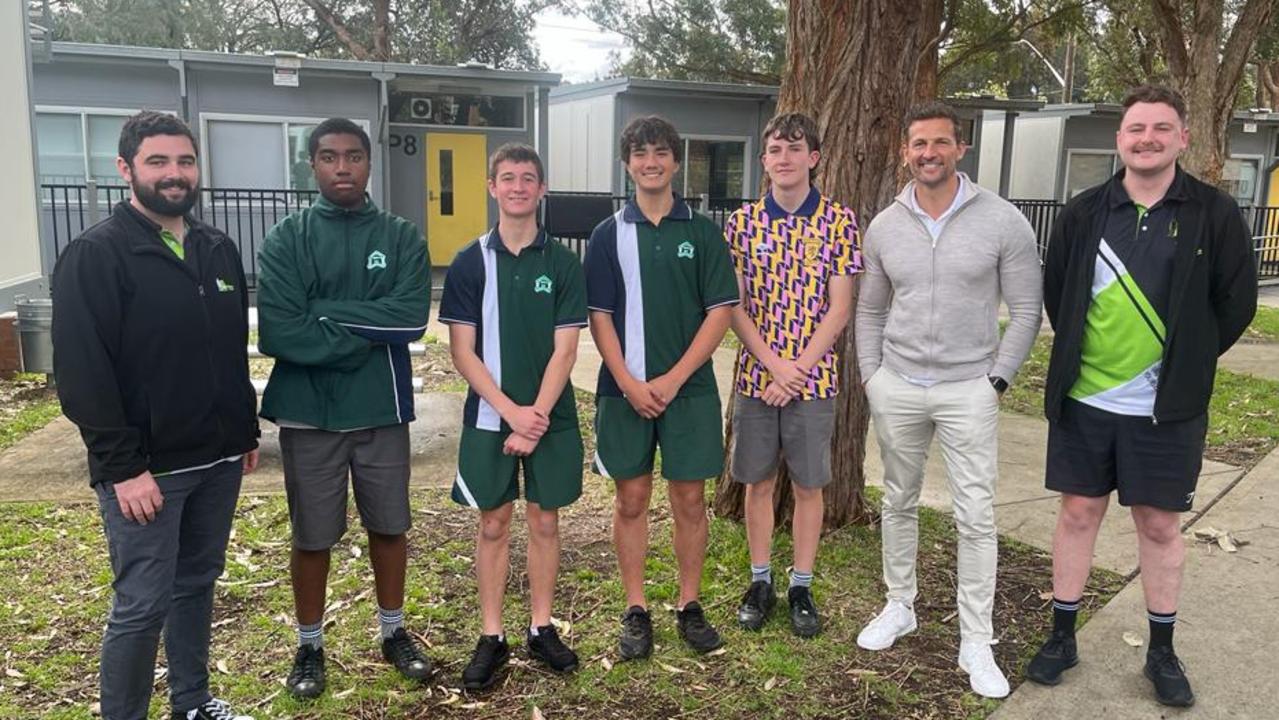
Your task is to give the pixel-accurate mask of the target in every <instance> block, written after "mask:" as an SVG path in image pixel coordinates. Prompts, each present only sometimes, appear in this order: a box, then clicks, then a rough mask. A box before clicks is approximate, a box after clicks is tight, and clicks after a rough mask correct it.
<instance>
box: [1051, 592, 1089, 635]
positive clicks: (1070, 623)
mask: <svg viewBox="0 0 1279 720" xmlns="http://www.w3.org/2000/svg"><path fill="white" fill-rule="evenodd" d="M1080 599H1081V600H1082V598H1080ZM1078 614H1079V600H1058V599H1057V598H1055V597H1054V598H1053V632H1054V633H1064V634H1065V635H1066V636H1068V637H1074V636H1075V616H1076V615H1078Z"/></svg>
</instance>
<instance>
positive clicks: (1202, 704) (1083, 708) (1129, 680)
mask: <svg viewBox="0 0 1279 720" xmlns="http://www.w3.org/2000/svg"><path fill="white" fill-rule="evenodd" d="M1208 527H1212V528H1215V529H1217V530H1226V531H1229V532H1231V533H1233V534H1234V536H1235V537H1236V538H1238V539H1240V540H1244V541H1247V542H1248V543H1249V544H1248V545H1245V546H1243V547H1241V548H1239V551H1238V552H1236V553H1226V552H1224V551H1222V550H1221V549H1220V548H1218V547H1215V546H1209V545H1203V544H1197V543H1195V544H1190V545H1189V546H1188V547H1187V553H1186V570H1185V580H1184V582H1183V585H1182V593H1181V607H1180V609H1179V610H1178V613H1177V632H1176V645H1177V654H1178V655H1179V656H1180V658H1181V660H1182V662H1183V663H1185V665H1186V673H1187V675H1188V677H1189V678H1190V681H1191V685H1192V687H1193V688H1194V690H1195V694H1196V696H1197V702H1196V704H1195V707H1194V708H1191V709H1189V710H1175V709H1172V708H1165V707H1162V706H1160V705H1158V704H1156V703H1155V701H1154V699H1153V691H1152V690H1151V688H1150V683H1149V682H1148V681H1147V680H1146V679H1145V678H1144V677H1143V676H1142V674H1141V668H1142V663H1143V662H1144V659H1145V647H1144V645H1143V646H1142V647H1137V648H1134V647H1131V646H1129V645H1128V644H1127V643H1125V642H1124V640H1123V634H1124V633H1125V632H1132V633H1134V634H1136V635H1137V637H1140V638H1143V639H1145V638H1146V637H1147V635H1148V631H1147V623H1146V619H1145V608H1146V605H1145V600H1144V599H1143V597H1142V590H1141V582H1140V578H1139V579H1138V580H1137V581H1134V582H1133V583H1131V584H1130V585H1128V587H1126V588H1124V589H1123V590H1122V591H1120V593H1119V594H1118V595H1116V596H1115V598H1114V599H1113V600H1111V601H1110V603H1109V604H1108V605H1106V607H1104V608H1102V609H1101V610H1100V611H1099V612H1098V613H1097V614H1096V615H1094V616H1093V617H1092V618H1091V619H1090V620H1089V621H1088V623H1087V624H1086V625H1084V626H1083V627H1082V628H1081V629H1080V631H1079V636H1078V639H1079V654H1080V664H1079V666H1078V667H1076V668H1074V669H1073V670H1070V671H1067V674H1066V676H1065V679H1064V680H1063V682H1062V684H1061V685H1060V686H1058V687H1056V688H1044V687H1040V686H1038V685H1035V684H1033V683H1023V684H1022V685H1021V686H1020V687H1019V688H1018V689H1017V691H1016V692H1015V693H1013V695H1012V696H1011V697H1010V698H1009V699H1008V700H1007V701H1006V702H1005V703H1004V705H1003V707H1002V708H1001V709H1000V710H999V711H998V712H996V713H995V715H994V718H995V720H1055V719H1056V718H1062V719H1063V720H1077V719H1078V718H1105V719H1106V720H1137V719H1142V720H1145V719H1147V718H1152V719H1153V718H1178V719H1181V718H1185V719H1186V720H1208V719H1215V718H1221V719H1222V720H1225V719H1226V718H1230V719H1232V720H1233V719H1247V720H1267V719H1269V718H1275V717H1279V684H1277V683H1275V682H1274V651H1275V640H1276V638H1277V637H1279V616H1277V615H1276V613H1275V607H1276V606H1277V605H1279V452H1272V453H1271V454H1270V455H1269V457H1267V458H1266V459H1265V460H1263V461H1262V462H1261V463H1259V464H1258V465H1257V466H1256V467H1255V468H1253V469H1252V471H1251V472H1249V473H1248V475H1247V476H1246V477H1244V478H1243V479H1242V480H1241V481H1240V482H1239V484H1238V485H1237V486H1236V487H1235V488H1233V489H1232V490H1231V491H1230V492H1229V494H1227V495H1226V496H1225V497H1224V498H1222V499H1221V501H1220V502H1219V503H1217V504H1216V505H1214V506H1213V507H1211V508H1209V509H1208V510H1207V512H1205V513H1204V514H1203V515H1202V516H1201V517H1199V518H1198V520H1197V521H1196V522H1195V523H1194V525H1193V526H1192V528H1191V529H1192V530H1193V529H1203V528H1208ZM1266 677H1270V678H1271V680H1266V679H1265V678H1266Z"/></svg>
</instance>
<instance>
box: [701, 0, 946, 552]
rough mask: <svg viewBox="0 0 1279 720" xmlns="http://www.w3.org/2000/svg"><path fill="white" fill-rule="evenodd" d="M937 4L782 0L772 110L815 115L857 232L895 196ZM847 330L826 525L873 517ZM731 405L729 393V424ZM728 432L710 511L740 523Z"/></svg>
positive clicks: (784, 512)
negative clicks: (782, 62)
mask: <svg viewBox="0 0 1279 720" xmlns="http://www.w3.org/2000/svg"><path fill="white" fill-rule="evenodd" d="M943 9H944V0H917V1H915V2H906V1H905V0H852V1H851V2H850V1H848V0H791V2H790V8H789V12H788V14H787V33H786V68H785V70H784V71H783V75H782V87H781V93H780V95H779V97H778V101H777V111H778V112H779V113H785V112H804V113H807V114H809V115H811V116H812V117H813V118H815V119H816V120H817V126H818V128H819V129H820V130H821V133H822V161H821V164H820V165H819V166H818V178H817V183H818V186H819V187H820V188H822V190H823V192H825V193H826V194H827V195H829V196H830V197H832V198H833V199H835V200H838V201H840V202H842V203H844V204H845V205H847V206H849V207H852V208H853V209H854V210H855V211H856V213H857V217H858V221H859V223H860V225H861V228H862V230H863V231H865V228H866V225H867V224H868V223H869V221H870V218H871V217H872V216H874V214H875V213H876V212H878V211H879V210H880V209H881V208H883V207H885V206H887V205H888V204H889V203H890V202H892V199H893V195H894V194H895V193H896V190H897V187H898V178H897V169H898V166H899V165H900V155H899V152H900V147H901V139H902V138H901V122H902V119H903V118H904V117H905V115H906V111H907V110H908V109H909V107H910V105H911V104H912V102H913V101H914V100H915V99H916V98H917V88H919V87H923V88H925V90H926V91H927V90H931V92H934V93H935V91H936V87H937V77H936V74H937V59H936V53H937V43H936V39H937V37H938V35H939V32H940V24H941V18H942V15H943ZM930 46H931V47H930ZM929 53H931V54H932V57H931V58H930V57H929ZM851 328H852V322H851V321H850V322H849V330H847V331H846V332H845V333H844V334H843V337H841V339H840V340H838V341H837V343H836V347H837V348H839V355H840V358H839V374H840V390H841V391H840V394H839V396H838V399H837V400H836V417H835V436H834V438H833V440H832V442H831V470H832V473H833V481H832V482H831V484H830V485H829V486H827V488H826V493H825V499H826V512H825V516H824V518H823V521H824V522H823V525H824V527H825V529H827V530H830V529H834V528H838V527H842V526H844V525H847V524H849V523H861V524H864V523H867V522H869V521H870V520H871V519H872V518H873V517H874V514H873V513H872V512H871V511H870V509H869V508H868V507H867V506H866V503H865V499H864V496H863V490H864V488H865V477H864V475H863V472H862V464H863V460H864V459H865V456H866V430H867V426H868V422H869V414H868V409H867V406H866V396H865V393H864V392H863V391H862V384H861V378H860V375H859V373H858V371H857V352H856V347H855V339H854V336H853V333H852V331H851ZM733 404H734V402H733V400H731V399H730V401H729V404H728V405H729V410H728V412H729V413H730V414H729V418H730V420H731V417H732V415H731V413H732V406H733ZM732 438H733V428H732V424H731V422H730V423H729V428H728V431H727V433H726V439H727V442H726V443H725V446H726V448H727V449H726V452H725V463H724V467H725V470H724V474H723V475H722V476H721V477H720V480H719V482H718V483H716V493H715V502H714V509H715V513H716V514H717V515H719V516H721V517H728V518H733V519H738V520H740V519H741V518H742V517H743V508H742V504H743V498H744V496H745V493H744V491H743V489H742V487H741V486H740V485H738V484H737V483H734V482H732V480H731V472H732V450H731V448H732ZM792 507H793V498H792V497H791V488H790V482H789V480H788V479H787V472H786V469H785V467H782V468H780V469H779V471H778V482H777V490H776V493H775V495H774V512H775V517H776V519H777V525H778V526H779V527H784V526H788V525H789V523H790V519H791V509H792Z"/></svg>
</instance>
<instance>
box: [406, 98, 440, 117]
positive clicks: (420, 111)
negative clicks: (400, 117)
mask: <svg viewBox="0 0 1279 720" xmlns="http://www.w3.org/2000/svg"><path fill="white" fill-rule="evenodd" d="M432 109H433V108H432V107H431V98H429V97H414V98H409V117H411V118H413V119H414V120H430V119H431V118H432V117H433V116H434V115H435V113H433V112H432Z"/></svg>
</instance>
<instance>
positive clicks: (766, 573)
mask: <svg viewBox="0 0 1279 720" xmlns="http://www.w3.org/2000/svg"><path fill="white" fill-rule="evenodd" d="M761 581H763V582H766V583H768V584H769V585H772V584H773V568H772V566H771V565H751V582H753V583H757V582H761Z"/></svg>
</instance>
